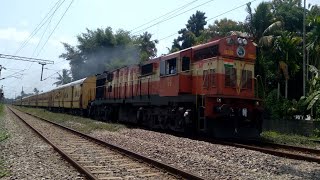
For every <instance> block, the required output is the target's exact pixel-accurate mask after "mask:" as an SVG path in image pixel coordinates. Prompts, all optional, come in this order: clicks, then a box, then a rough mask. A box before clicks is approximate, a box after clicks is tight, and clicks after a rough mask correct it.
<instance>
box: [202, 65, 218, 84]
mask: <svg viewBox="0 0 320 180" xmlns="http://www.w3.org/2000/svg"><path fill="white" fill-rule="evenodd" d="M215 85H216V70H215V69H209V70H203V87H205V88H209V86H215Z"/></svg>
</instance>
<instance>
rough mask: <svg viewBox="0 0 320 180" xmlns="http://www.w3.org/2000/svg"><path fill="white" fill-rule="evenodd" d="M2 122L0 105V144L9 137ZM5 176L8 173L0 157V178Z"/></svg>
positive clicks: (2, 111)
mask: <svg viewBox="0 0 320 180" xmlns="http://www.w3.org/2000/svg"><path fill="white" fill-rule="evenodd" d="M3 120H4V105H3V104H0V143H1V142H2V141H4V140H5V139H7V138H8V137H9V134H8V133H7V131H6V130H5V129H4V122H3ZM6 175H8V171H7V169H6V167H5V162H4V160H3V159H2V157H0V178H2V177H4V176H6Z"/></svg>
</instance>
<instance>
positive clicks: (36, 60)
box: [0, 54, 54, 81]
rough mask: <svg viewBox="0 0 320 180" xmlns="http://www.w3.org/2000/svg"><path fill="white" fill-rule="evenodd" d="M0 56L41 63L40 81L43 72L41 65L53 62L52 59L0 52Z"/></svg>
mask: <svg viewBox="0 0 320 180" xmlns="http://www.w3.org/2000/svg"><path fill="white" fill-rule="evenodd" d="M0 58H4V59H13V60H18V61H28V62H37V63H39V64H40V65H42V70H41V78H40V80H41V81H42V74H43V66H44V65H47V64H54V61H50V60H45V59H38V58H29V57H23V56H13V55H7V54H0ZM0 67H1V68H2V66H1V65H0ZM3 69H5V68H3ZM0 75H1V69H0Z"/></svg>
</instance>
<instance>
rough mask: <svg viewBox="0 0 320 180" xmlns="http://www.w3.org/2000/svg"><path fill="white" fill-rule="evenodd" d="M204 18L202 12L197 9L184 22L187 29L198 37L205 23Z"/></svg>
mask: <svg viewBox="0 0 320 180" xmlns="http://www.w3.org/2000/svg"><path fill="white" fill-rule="evenodd" d="M206 18H207V17H206V16H205V13H204V12H201V11H197V12H196V14H193V15H192V16H191V17H190V19H189V20H188V23H187V24H186V27H187V30H188V31H190V32H192V33H193V34H194V35H195V36H196V37H199V36H200V34H201V31H203V30H204V26H205V25H206V24H207V21H206Z"/></svg>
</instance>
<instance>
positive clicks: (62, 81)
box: [53, 69, 71, 86]
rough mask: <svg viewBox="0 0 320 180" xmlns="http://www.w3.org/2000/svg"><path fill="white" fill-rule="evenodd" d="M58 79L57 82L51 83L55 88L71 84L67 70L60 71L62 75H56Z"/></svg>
mask: <svg viewBox="0 0 320 180" xmlns="http://www.w3.org/2000/svg"><path fill="white" fill-rule="evenodd" d="M58 75H59V76H58V77H57V78H56V79H57V80H58V81H57V82H55V83H53V84H55V85H56V86H60V85H63V84H67V83H70V82H71V77H70V71H69V70H67V69H63V70H62V75H61V74H59V73H58Z"/></svg>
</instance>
